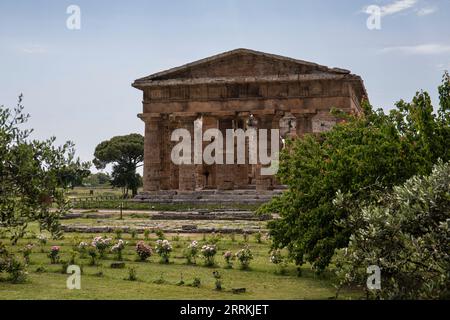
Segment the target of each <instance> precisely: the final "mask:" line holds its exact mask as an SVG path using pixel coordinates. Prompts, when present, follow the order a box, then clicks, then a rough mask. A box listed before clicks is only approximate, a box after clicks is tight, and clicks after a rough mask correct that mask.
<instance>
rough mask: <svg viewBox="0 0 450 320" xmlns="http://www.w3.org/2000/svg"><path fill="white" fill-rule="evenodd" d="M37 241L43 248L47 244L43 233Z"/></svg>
mask: <svg viewBox="0 0 450 320" xmlns="http://www.w3.org/2000/svg"><path fill="white" fill-rule="evenodd" d="M37 239H38V240H39V243H40V245H41V246H45V245H46V244H47V240H48V239H47V236H46V235H45V234H43V233H41V234H39V235H38V236H37Z"/></svg>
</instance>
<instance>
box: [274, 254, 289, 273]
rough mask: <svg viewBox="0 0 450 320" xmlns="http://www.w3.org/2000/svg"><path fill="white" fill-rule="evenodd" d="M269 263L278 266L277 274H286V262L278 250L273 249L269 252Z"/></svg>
mask: <svg viewBox="0 0 450 320" xmlns="http://www.w3.org/2000/svg"><path fill="white" fill-rule="evenodd" d="M270 262H272V263H273V264H274V265H276V266H278V268H279V273H280V274H285V273H286V266H287V260H286V258H285V257H283V255H282V253H281V250H280V249H274V250H272V251H271V252H270Z"/></svg>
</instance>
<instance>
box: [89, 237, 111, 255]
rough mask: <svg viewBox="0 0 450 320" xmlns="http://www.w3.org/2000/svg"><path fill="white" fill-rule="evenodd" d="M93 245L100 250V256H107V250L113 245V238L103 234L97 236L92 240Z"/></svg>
mask: <svg viewBox="0 0 450 320" xmlns="http://www.w3.org/2000/svg"><path fill="white" fill-rule="evenodd" d="M91 246H93V247H94V248H96V249H97V250H98V253H99V255H100V258H103V257H104V256H105V253H106V251H107V250H108V248H109V247H110V246H111V238H106V237H101V236H98V237H95V238H94V239H93V240H92V242H91Z"/></svg>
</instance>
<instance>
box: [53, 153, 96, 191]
mask: <svg viewBox="0 0 450 320" xmlns="http://www.w3.org/2000/svg"><path fill="white" fill-rule="evenodd" d="M90 166H91V164H90V163H89V162H86V163H81V161H80V160H79V159H78V160H76V161H75V162H74V163H73V164H71V165H69V166H67V168H65V169H64V170H61V173H60V174H59V179H60V180H61V181H62V183H63V184H64V186H66V187H70V188H72V189H73V188H74V187H77V186H81V185H83V179H84V178H86V177H88V176H89V174H90V173H91V171H90V170H89V169H88V168H89V167H90Z"/></svg>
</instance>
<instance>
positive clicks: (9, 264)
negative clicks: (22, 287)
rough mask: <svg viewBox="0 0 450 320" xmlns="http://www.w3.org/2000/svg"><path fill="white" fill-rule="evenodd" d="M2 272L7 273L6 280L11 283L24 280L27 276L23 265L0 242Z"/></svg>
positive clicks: (0, 266)
mask: <svg viewBox="0 0 450 320" xmlns="http://www.w3.org/2000/svg"><path fill="white" fill-rule="evenodd" d="M2 272H6V273H8V275H9V277H8V280H9V281H11V282H12V283H20V282H24V281H25V280H26V276H27V272H26V268H25V265H24V264H23V263H21V262H20V261H19V260H17V259H16V257H15V256H14V255H13V254H11V253H10V252H8V251H7V250H6V247H5V246H4V245H3V244H2V243H1V242H0V273H2Z"/></svg>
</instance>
